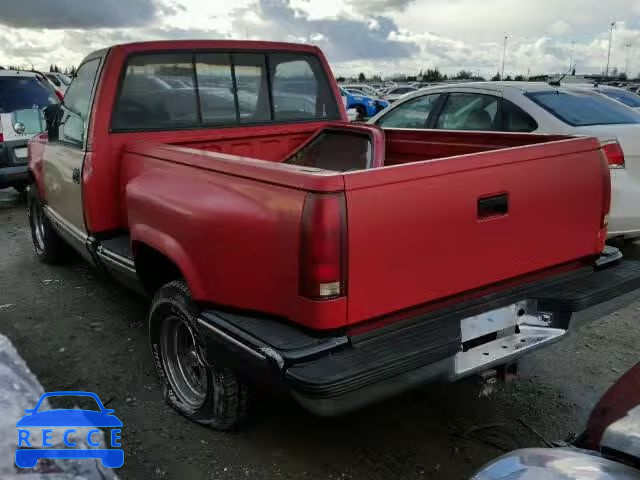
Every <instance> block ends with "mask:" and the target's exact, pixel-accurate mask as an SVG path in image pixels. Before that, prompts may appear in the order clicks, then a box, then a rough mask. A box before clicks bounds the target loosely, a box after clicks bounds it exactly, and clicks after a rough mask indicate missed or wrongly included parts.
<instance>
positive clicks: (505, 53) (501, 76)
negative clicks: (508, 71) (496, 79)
mask: <svg viewBox="0 0 640 480" xmlns="http://www.w3.org/2000/svg"><path fill="white" fill-rule="evenodd" d="M507 40H509V35H505V36H504V48H503V49H502V72H501V73H500V81H504V58H505V56H506V55H507Z"/></svg>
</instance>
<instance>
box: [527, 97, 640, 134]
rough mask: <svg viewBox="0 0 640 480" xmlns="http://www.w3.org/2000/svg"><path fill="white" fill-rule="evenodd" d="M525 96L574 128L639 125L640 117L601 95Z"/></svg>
mask: <svg viewBox="0 0 640 480" xmlns="http://www.w3.org/2000/svg"><path fill="white" fill-rule="evenodd" d="M525 95H526V96H527V97H529V98H530V99H531V100H533V101H534V102H535V103H537V104H538V105H540V106H541V107H542V108H544V109H545V110H547V111H548V112H549V113H551V114H552V115H554V116H555V117H557V118H559V119H560V120H562V121H563V122H565V123H568V124H569V125H573V126H574V127H584V126H588V125H615V124H623V123H640V114H638V113H636V112H634V111H633V110H630V109H628V108H627V107H625V106H624V105H620V104H618V103H616V102H614V101H612V100H609V99H608V98H606V97H604V96H602V95H598V94H592V93H587V92H585V93H582V92H569V91H559V90H557V91H548V92H530V93H527V94H525Z"/></svg>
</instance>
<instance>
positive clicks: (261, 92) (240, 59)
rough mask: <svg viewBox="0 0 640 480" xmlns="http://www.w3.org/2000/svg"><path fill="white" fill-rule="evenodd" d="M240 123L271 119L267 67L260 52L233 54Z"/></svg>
mask: <svg viewBox="0 0 640 480" xmlns="http://www.w3.org/2000/svg"><path fill="white" fill-rule="evenodd" d="M233 63H234V70H235V76H236V91H237V94H238V110H239V113H240V122H241V123H254V122H265V121H268V120H271V107H270V104H269V93H268V87H267V68H266V65H265V59H264V55H263V54H261V53H238V54H234V55H233Z"/></svg>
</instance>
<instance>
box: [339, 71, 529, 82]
mask: <svg viewBox="0 0 640 480" xmlns="http://www.w3.org/2000/svg"><path fill="white" fill-rule="evenodd" d="M357 78H358V81H359V82H367V81H373V82H376V81H378V82H380V81H382V78H381V77H380V75H372V76H370V77H367V75H366V74H365V73H364V72H360V73H359V74H358V77H357ZM501 79H502V78H501V76H500V73H499V72H497V73H496V74H495V75H494V76H493V77H491V78H490V80H491V81H497V82H499V81H500V80H501ZM504 79H505V81H512V80H513V81H515V82H523V81H525V80H527V79H526V77H525V76H524V75H515V76H513V77H512V76H511V75H507V76H505V77H504ZM337 80H338V82H344V81H345V80H346V78H345V77H338V78H337ZM390 80H394V81H397V82H445V81H447V80H475V81H486V78H484V77H483V76H481V75H479V74H474V73H473V72H472V71H471V70H464V69H463V70H460V71H459V72H458V73H456V74H455V75H451V76H449V75H447V74H446V73H442V72H440V70H438V68H427V69H426V70H420V71H419V72H418V74H417V75H405V74H400V75H395V76H393V77H391V78H390Z"/></svg>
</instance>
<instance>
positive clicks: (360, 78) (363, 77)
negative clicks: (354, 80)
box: [358, 72, 367, 82]
mask: <svg viewBox="0 0 640 480" xmlns="http://www.w3.org/2000/svg"><path fill="white" fill-rule="evenodd" d="M358 81H359V82H366V81H367V76H366V75H365V74H364V72H360V73H359V74H358Z"/></svg>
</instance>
